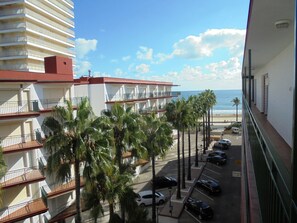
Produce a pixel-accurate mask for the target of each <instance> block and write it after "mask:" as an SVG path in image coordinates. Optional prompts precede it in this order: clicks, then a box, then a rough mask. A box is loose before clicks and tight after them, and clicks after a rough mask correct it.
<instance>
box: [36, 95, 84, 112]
mask: <svg viewBox="0 0 297 223" xmlns="http://www.w3.org/2000/svg"><path fill="white" fill-rule="evenodd" d="M81 100H82V98H81V97H74V98H64V97H62V98H49V99H39V100H38V110H39V111H40V112H50V111H52V110H53V108H54V107H55V106H61V107H66V106H67V101H71V103H72V107H73V108H74V109H75V108H76V107H77V105H78V104H79V103H80V102H81Z"/></svg>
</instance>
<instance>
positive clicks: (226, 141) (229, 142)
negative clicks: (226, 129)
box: [218, 139, 232, 146]
mask: <svg viewBox="0 0 297 223" xmlns="http://www.w3.org/2000/svg"><path fill="white" fill-rule="evenodd" d="M218 143H219V144H221V145H228V146H231V144H232V143H231V140H230V139H220V140H219V141H218Z"/></svg>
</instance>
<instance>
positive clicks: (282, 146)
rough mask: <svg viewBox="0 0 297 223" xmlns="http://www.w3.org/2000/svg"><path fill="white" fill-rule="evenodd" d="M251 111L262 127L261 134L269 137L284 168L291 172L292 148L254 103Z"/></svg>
mask: <svg viewBox="0 0 297 223" xmlns="http://www.w3.org/2000/svg"><path fill="white" fill-rule="evenodd" d="M252 113H253V115H254V117H255V119H256V120H257V122H259V124H260V125H261V127H262V128H263V129H262V130H263V135H264V137H265V138H269V140H270V141H271V143H272V145H274V148H275V150H276V153H277V154H278V156H279V158H280V159H281V160H282V162H283V164H284V166H285V168H286V169H287V171H288V172H289V173H290V172H291V156H292V149H291V147H290V146H289V145H288V144H287V143H286V141H285V140H284V139H283V138H282V137H281V136H280V135H279V134H278V132H277V131H276V130H275V128H274V127H273V126H272V125H271V124H270V122H269V121H268V120H267V118H266V116H265V115H264V114H263V113H261V112H260V111H259V110H258V109H257V108H256V106H255V105H253V106H252Z"/></svg>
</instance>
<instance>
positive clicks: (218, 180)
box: [202, 174, 219, 182]
mask: <svg viewBox="0 0 297 223" xmlns="http://www.w3.org/2000/svg"><path fill="white" fill-rule="evenodd" d="M202 175H203V176H205V177H206V178H209V179H211V180H214V181H216V182H219V180H217V179H215V178H213V177H210V176H208V175H206V174H202Z"/></svg>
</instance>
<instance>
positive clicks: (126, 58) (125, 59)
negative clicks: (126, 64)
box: [122, 56, 131, 61]
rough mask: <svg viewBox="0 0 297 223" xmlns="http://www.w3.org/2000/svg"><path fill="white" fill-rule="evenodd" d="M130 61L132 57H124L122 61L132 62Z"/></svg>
mask: <svg viewBox="0 0 297 223" xmlns="http://www.w3.org/2000/svg"><path fill="white" fill-rule="evenodd" d="M130 59H131V57H130V56H124V57H122V60H123V61H128V60H130Z"/></svg>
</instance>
